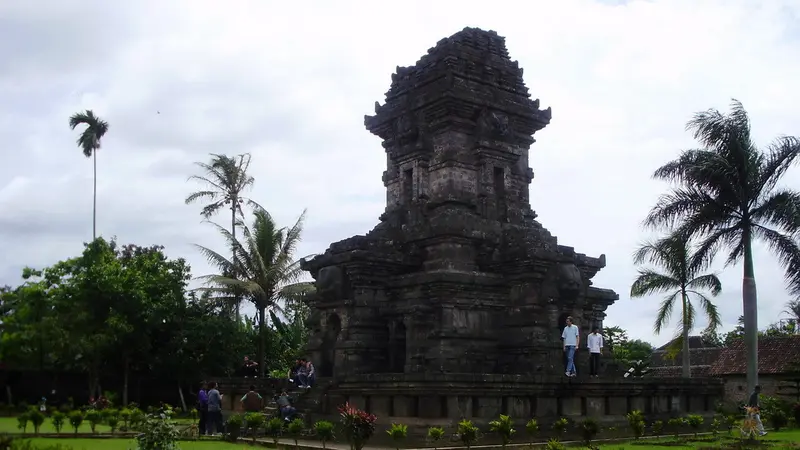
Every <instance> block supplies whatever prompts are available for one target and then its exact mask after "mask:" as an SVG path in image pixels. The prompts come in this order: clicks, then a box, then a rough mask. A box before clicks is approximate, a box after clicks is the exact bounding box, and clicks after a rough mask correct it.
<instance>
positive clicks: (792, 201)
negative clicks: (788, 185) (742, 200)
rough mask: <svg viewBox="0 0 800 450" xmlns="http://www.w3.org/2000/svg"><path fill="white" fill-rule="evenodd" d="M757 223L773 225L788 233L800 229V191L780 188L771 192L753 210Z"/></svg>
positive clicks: (751, 214)
mask: <svg viewBox="0 0 800 450" xmlns="http://www.w3.org/2000/svg"><path fill="white" fill-rule="evenodd" d="M750 217H751V219H752V220H753V222H755V223H760V224H762V225H764V226H768V225H773V226H776V227H777V228H778V229H780V230H782V231H785V232H786V233H788V234H795V233H797V232H798V231H800V193H798V192H796V191H791V190H783V189H782V190H778V191H773V192H771V193H769V194H768V195H767V196H766V197H765V198H764V199H763V201H761V203H760V204H758V205H757V206H756V207H755V208H754V209H753V210H752V211H751V212H750Z"/></svg>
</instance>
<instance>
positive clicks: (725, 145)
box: [645, 100, 800, 391]
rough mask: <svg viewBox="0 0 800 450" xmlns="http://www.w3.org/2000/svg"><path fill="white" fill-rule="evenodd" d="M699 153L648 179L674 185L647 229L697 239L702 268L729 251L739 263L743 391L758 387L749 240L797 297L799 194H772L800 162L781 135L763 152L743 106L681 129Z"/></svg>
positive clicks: (795, 142) (798, 145)
mask: <svg viewBox="0 0 800 450" xmlns="http://www.w3.org/2000/svg"><path fill="white" fill-rule="evenodd" d="M686 128H687V130H689V131H691V132H692V133H693V135H694V137H695V139H697V140H698V141H699V142H700V144H701V145H702V146H703V148H702V149H696V150H686V151H683V152H682V153H681V154H680V156H679V157H678V159H676V160H674V161H671V162H669V163H667V164H665V165H664V166H662V167H660V168H659V169H658V170H656V172H655V173H654V175H653V176H654V178H657V179H661V180H666V181H670V182H674V183H676V184H675V186H673V188H672V189H671V190H670V192H668V193H666V194H664V195H662V196H661V197H660V198H659V200H658V202H657V203H656V205H655V206H654V207H653V209H652V210H651V211H650V213H649V214H648V216H647V218H646V220H645V224H646V225H648V226H651V227H665V228H673V227H674V229H675V232H676V233H678V234H683V235H687V236H691V237H697V238H699V245H698V247H697V249H696V251H695V256H694V258H693V261H692V265H693V266H697V265H704V264H706V263H707V262H708V261H710V260H712V259H713V258H714V256H715V255H716V253H717V252H718V251H719V250H720V249H722V248H726V249H727V250H728V253H727V260H726V264H732V263H736V262H738V261H741V260H744V264H743V277H742V304H743V313H744V322H745V323H744V328H745V345H746V347H747V386H748V389H750V390H751V391H752V389H753V388H754V387H755V385H756V384H758V300H757V291H756V281H755V271H754V267H753V266H754V263H753V241H754V240H755V239H760V240H761V241H763V242H764V243H766V244H767V246H768V247H769V248H770V249H771V250H772V253H773V254H774V255H775V256H777V258H778V260H779V261H780V263H781V265H782V266H783V267H784V269H785V277H786V280H787V284H788V288H789V290H790V292H791V293H792V294H795V295H798V294H800V247H798V245H797V240H796V237H797V233H798V231H800V193H798V192H797V191H794V190H790V189H786V188H779V187H777V185H778V182H779V181H780V179H781V177H782V176H783V175H784V174H785V173H786V171H787V170H788V169H789V167H791V166H792V165H793V163H795V162H796V160H797V157H798V155H800V139H798V138H796V137H791V136H782V137H779V138H777V139H776V140H775V141H773V142H772V143H771V144H770V145H769V146H768V147H767V149H766V151H762V150H760V149H759V148H757V147H756V145H755V143H754V142H753V140H752V137H751V133H750V119H749V117H748V115H747V112H746V111H745V109H744V107H743V106H742V104H741V103H739V102H738V101H737V100H733V103H732V105H731V111H730V113H728V114H723V113H721V112H719V111H717V110H713V109H712V110H708V111H704V112H700V113H697V114H695V115H694V117H693V118H692V120H690V121H689V123H688V124H687V125H686Z"/></svg>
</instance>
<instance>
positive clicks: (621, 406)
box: [608, 397, 628, 416]
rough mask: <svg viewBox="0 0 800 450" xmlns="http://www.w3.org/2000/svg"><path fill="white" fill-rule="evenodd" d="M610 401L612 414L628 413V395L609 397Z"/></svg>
mask: <svg viewBox="0 0 800 450" xmlns="http://www.w3.org/2000/svg"><path fill="white" fill-rule="evenodd" d="M608 401H609V405H610V408H609V409H610V411H609V413H610V414H611V415H612V416H616V415H622V416H624V415H625V414H628V397H609V399H608Z"/></svg>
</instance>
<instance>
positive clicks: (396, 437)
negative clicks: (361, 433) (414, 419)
mask: <svg viewBox="0 0 800 450" xmlns="http://www.w3.org/2000/svg"><path fill="white" fill-rule="evenodd" d="M386 434H388V435H389V437H390V438H392V441H394V443H395V448H396V449H398V450H399V449H400V442H402V441H403V439H405V438H406V437H407V436H408V426H406V425H403V424H402V423H393V424H392V426H391V427H389V429H388V430H386Z"/></svg>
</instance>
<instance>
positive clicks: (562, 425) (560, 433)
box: [553, 417, 569, 442]
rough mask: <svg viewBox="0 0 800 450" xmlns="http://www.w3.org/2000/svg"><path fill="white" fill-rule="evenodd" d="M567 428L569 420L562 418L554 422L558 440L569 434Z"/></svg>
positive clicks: (554, 430)
mask: <svg viewBox="0 0 800 450" xmlns="http://www.w3.org/2000/svg"><path fill="white" fill-rule="evenodd" d="M567 427H569V420H567V419H566V418H565V417H562V418H560V419H558V420H556V421H555V422H553V432H554V433H555V434H556V439H558V440H559V442H561V441H560V439H561V438H562V437H564V434H566V432H567Z"/></svg>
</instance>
